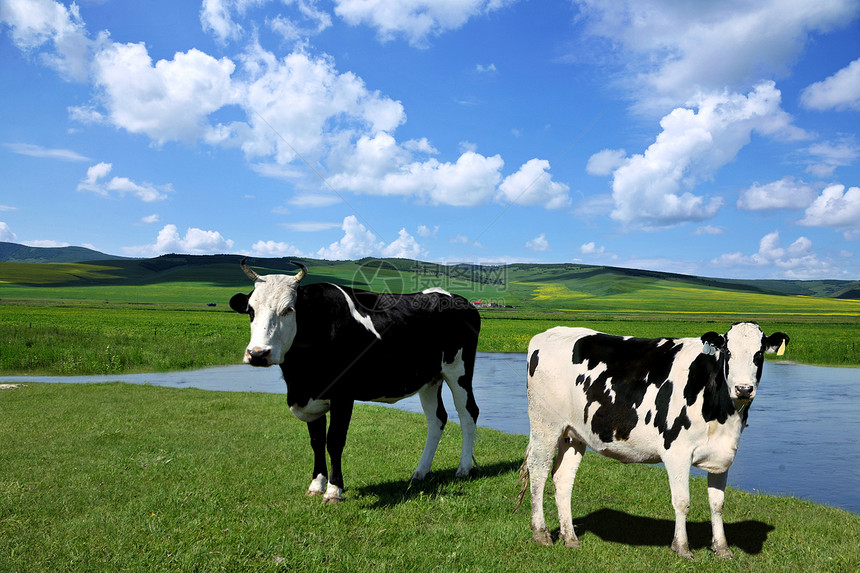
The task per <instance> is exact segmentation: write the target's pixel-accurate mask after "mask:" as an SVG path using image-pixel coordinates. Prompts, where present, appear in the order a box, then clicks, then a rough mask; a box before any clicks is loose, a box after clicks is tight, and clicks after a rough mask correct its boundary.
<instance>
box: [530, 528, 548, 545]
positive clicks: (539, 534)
mask: <svg viewBox="0 0 860 573" xmlns="http://www.w3.org/2000/svg"><path fill="white" fill-rule="evenodd" d="M532 538H533V539H534V540H535V542H536V543H537V544H538V545H552V537H551V536H550V534H549V531H548V530H546V529H535V530H533V531H532Z"/></svg>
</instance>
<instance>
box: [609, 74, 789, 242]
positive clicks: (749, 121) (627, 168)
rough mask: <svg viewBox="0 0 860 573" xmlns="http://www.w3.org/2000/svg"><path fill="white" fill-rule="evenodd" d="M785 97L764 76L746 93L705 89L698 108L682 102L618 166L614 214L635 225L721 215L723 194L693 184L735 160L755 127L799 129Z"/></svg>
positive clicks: (781, 131) (772, 131)
mask: <svg viewBox="0 0 860 573" xmlns="http://www.w3.org/2000/svg"><path fill="white" fill-rule="evenodd" d="M780 98H781V95H780V92H779V90H777V89H776V87H775V86H774V84H773V82H763V83H761V84H759V85H757V86H756V87H755V89H754V90H753V91H752V92H750V93H749V94H748V95H746V96H744V95H742V94H733V93H728V92H722V93H717V94H702V95H700V96H699V98H698V101H697V104H698V110H697V111H696V110H693V109H688V108H676V109H675V110H674V111H672V112H671V113H670V114H669V115H667V116H665V117H664V118H663V119H662V120H661V121H660V126H661V128H662V132H661V133H660V134H659V135H657V138H656V140H655V141H654V143H652V144H651V145H650V146H649V147H648V149H646V150H645V152H644V153H642V154H635V155H632V156H630V157H628V158H626V159H625V160H624V163H623V164H622V165H621V166H620V167H618V168H617V169H616V170H615V171H614V172H613V175H612V198H613V201H614V203H615V208H614V209H613V211H612V213H611V217H612V218H613V219H615V220H617V221H620V222H622V223H624V224H626V225H629V226H631V227H641V228H660V227H666V226H671V225H675V224H678V223H683V222H686V221H704V220H707V219H710V218H711V217H713V216H714V215H716V213H717V211H718V210H719V209H720V207H721V206H722V204H723V199H722V198H721V197H705V196H701V195H695V194H693V193H692V192H691V190H692V189H693V188H695V186H696V185H697V184H698V183H700V182H701V181H704V180H707V179H709V178H711V177H712V176H713V174H714V173H715V172H716V171H717V170H718V169H719V168H721V167H722V166H724V165H725V164H727V163H729V162H731V161H732V160H734V158H735V156H736V155H737V153H738V152H739V151H740V149H741V148H742V147H744V146H745V145H746V144H747V143H749V141H750V137H751V135H752V133H753V132H754V131H755V132H758V133H762V134H766V135H779V136H791V135H792V134H793V127H792V125H791V117H790V116H788V114H786V113H785V112H784V111H783V110H782V109H781V108H780Z"/></svg>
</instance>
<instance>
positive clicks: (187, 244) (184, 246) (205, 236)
mask: <svg viewBox="0 0 860 573" xmlns="http://www.w3.org/2000/svg"><path fill="white" fill-rule="evenodd" d="M232 249H233V241H232V240H231V239H225V238H224V237H223V236H221V233H219V232H218V231H204V230H203V229H197V228H195V227H191V228H189V229H186V231H185V236H184V237H183V236H181V235H180V234H179V230H178V229H177V227H176V225H165V226H164V228H162V229H161V231H159V232H158V237H156V239H155V243H154V244H152V245H142V246H136V247H123V251H124V252H125V253H126V254H128V255H131V256H142V257H157V256H159V255H164V254H166V253H187V254H191V255H207V254H214V253H227V252H230V251H231V250H232Z"/></svg>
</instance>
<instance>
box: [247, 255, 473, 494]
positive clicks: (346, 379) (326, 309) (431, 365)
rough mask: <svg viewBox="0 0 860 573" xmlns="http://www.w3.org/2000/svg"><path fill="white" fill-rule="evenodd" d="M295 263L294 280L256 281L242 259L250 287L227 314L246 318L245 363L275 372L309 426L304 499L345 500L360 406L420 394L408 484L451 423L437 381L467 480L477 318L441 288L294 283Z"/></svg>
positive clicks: (421, 472)
mask: <svg viewBox="0 0 860 573" xmlns="http://www.w3.org/2000/svg"><path fill="white" fill-rule="evenodd" d="M295 264H296V265H297V266H299V267H300V268H301V270H300V271H299V272H298V273H297V274H295V275H284V274H270V275H265V276H261V275H259V274H258V273H257V272H256V271H254V270H253V269H251V268H250V267H248V266H247V265H246V261H245V260H244V259H243V260H242V263H241V266H242V269H243V270H244V271H245V274H247V275H248V277H249V278H250V279H251V280H252V281H254V290H253V292H251V294H249V295H247V294H241V293H240V294H237V295H235V296H234V297H233V298H232V299H231V300H230V307H231V308H232V309H233V310H235V311H237V312H240V313H243V314H247V315H249V316H250V318H251V341H250V343H249V344H248V346H247V348H246V350H245V356H244V362H245V363H247V364H251V365H252V366H271V365H275V364H277V365H279V366H280V368H281V371H282V373H283V376H284V380H285V381H286V383H287V403H288V404H289V407H290V411H291V412H292V413H293V414H295V415H296V416H297V417H298V418H299V419H300V420H302V421H304V422H307V425H308V432H309V433H310V439H311V447H312V449H313V453H314V468H313V474H312V480H311V484H310V487H309V488H308V494H324V495H323V500H324V501H325V502H327V503H335V502H338V501H341V500H342V499H343V488H344V483H343V475H342V471H341V456H342V453H343V449H344V446H345V444H346V434H347V429H348V428H349V423H350V419H351V417H352V410H353V404H354V402H355V401H356V400H361V401H374V402H397V401H398V400H400V399H401V398H404V397H406V396H411V395H413V394H416V393H417V394H418V396H419V397H420V399H421V405H422V407H423V409H424V414H425V415H426V417H427V440H426V442H425V445H424V452H423V453H422V454H421V459H420V460H419V462H418V467H417V468H416V470H415V472H414V473H413V474H412V479H416V480H420V479H423V478H424V477H425V476H426V475H427V473H428V472H429V471H430V466H431V463H432V462H433V457H434V456H435V454H436V448H437V447H438V445H439V440H440V438H441V436H442V430H443V428H444V427H445V423H446V421H447V419H448V415H447V413H446V411H445V407H444V405H443V404H442V382H443V380H444V381H445V382H446V383H447V384H448V387H449V388H450V390H451V393H452V395H453V398H454V405H455V407H456V408H457V412H458V414H459V416H460V423H461V426H462V434H463V447H462V451H461V456H460V464H459V467H458V468H457V476H458V477H463V476H466V475H468V474H469V471H470V470H471V468H472V448H473V445H474V440H475V426H476V422H477V419H478V406H477V404H476V403H475V396H474V394H473V393H472V374H473V371H474V367H475V354H476V347H477V344H478V332H479V331H480V328H481V318H480V316H479V315H478V311H477V310H476V309H475V308H474V307H473V306H472V305H471V304H470V303H469V301H467V300H466V299H464V298H463V297H460V296H457V295H453V294H450V293H448V292H446V291H444V290H442V289H437V288H433V289H428V290H425V291H424V292H420V293H414V294H381V293H374V292H368V291H362V290H358V289H353V288H349V287H346V286H339V285H335V284H330V283H314V284H307V285H300V284H299V283H300V282H301V281H302V279H303V278H304V277H305V276H306V275H307V269H306V268H305V267H304V265H301V264H299V263H295ZM327 413H330V424H329V427H328V433H326V414H327ZM326 448H328V453H329V457H330V458H331V473H328V472H327V465H326Z"/></svg>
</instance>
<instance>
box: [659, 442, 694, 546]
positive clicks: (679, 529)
mask: <svg viewBox="0 0 860 573" xmlns="http://www.w3.org/2000/svg"><path fill="white" fill-rule="evenodd" d="M670 456H671V454H670ZM670 456H667V457H666V458H664V459H663V464H664V465H665V466H666V472H667V473H668V474H669V488H670V489H671V491H672V507H674V508H675V537H674V539H672V550H673V551H674V552H675V553H677V554H678V555H679V556H681V557H684V558H685V559H693V554H692V553H691V552H690V542H689V540H688V539H687V513H688V512H689V511H690V465H691V464H690V459H689V458H686V459H678V458H673V457H670Z"/></svg>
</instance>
